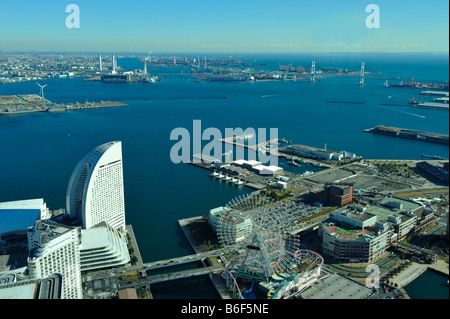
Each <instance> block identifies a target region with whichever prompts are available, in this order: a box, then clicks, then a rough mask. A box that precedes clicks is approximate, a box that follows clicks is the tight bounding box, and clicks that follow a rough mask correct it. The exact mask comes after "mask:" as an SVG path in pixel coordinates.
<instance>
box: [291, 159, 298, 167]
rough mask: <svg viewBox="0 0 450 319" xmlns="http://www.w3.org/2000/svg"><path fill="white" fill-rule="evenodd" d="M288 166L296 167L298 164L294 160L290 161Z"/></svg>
mask: <svg viewBox="0 0 450 319" xmlns="http://www.w3.org/2000/svg"><path fill="white" fill-rule="evenodd" d="M289 165H292V166H297V167H298V166H300V164H299V163H297V162H295V161H294V160H292V161H290V162H289Z"/></svg>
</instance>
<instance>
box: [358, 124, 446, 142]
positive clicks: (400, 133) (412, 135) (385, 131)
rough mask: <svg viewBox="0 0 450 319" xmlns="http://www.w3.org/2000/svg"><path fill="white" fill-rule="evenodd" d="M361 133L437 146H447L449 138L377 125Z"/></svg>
mask: <svg viewBox="0 0 450 319" xmlns="http://www.w3.org/2000/svg"><path fill="white" fill-rule="evenodd" d="M363 132H367V133H373V134H381V135H388V136H393V137H401V138H407V139H412V140H419V141H424V142H431V143H439V144H447V145H448V144H449V143H448V142H449V136H448V135H446V134H440V133H431V132H424V131H418V130H411V129H404V128H397V127H391V126H383V125H378V126H376V127H374V128H370V129H366V130H363Z"/></svg>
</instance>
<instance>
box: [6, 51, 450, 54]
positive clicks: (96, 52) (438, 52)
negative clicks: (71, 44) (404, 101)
mask: <svg viewBox="0 0 450 319" xmlns="http://www.w3.org/2000/svg"><path fill="white" fill-rule="evenodd" d="M148 52H149V51H110V50H105V51H89V50H86V51H51V50H47V51H39V50H10V51H2V50H0V54H17V53H40V54H45V53H47V54H49V53H52V54H81V53H89V54H146V55H147V54H148ZM153 53H157V54H160V53H165V54H176V53H183V54H195V55H197V54H447V55H448V54H449V51H303V52H290V51H262V52H261V51H160V52H152V55H154V54H153Z"/></svg>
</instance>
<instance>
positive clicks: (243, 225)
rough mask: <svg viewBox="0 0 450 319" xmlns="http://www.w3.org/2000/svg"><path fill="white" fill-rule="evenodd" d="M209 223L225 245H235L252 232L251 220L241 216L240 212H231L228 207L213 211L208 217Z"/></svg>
mask: <svg viewBox="0 0 450 319" xmlns="http://www.w3.org/2000/svg"><path fill="white" fill-rule="evenodd" d="M208 223H209V225H210V226H211V228H212V229H213V230H214V231H215V232H216V233H217V234H218V233H221V235H222V236H221V238H219V239H221V240H225V241H227V242H225V243H224V244H227V245H233V244H236V243H238V242H240V241H241V240H244V239H245V238H246V237H247V236H248V235H249V234H250V233H251V231H252V221H251V219H250V218H244V217H242V216H240V214H239V212H237V211H233V210H230V209H229V208H228V207H217V208H214V209H211V210H210V211H209V215H208Z"/></svg>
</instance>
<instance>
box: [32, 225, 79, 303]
mask: <svg viewBox="0 0 450 319" xmlns="http://www.w3.org/2000/svg"><path fill="white" fill-rule="evenodd" d="M28 243H29V249H30V253H29V255H28V260H27V262H28V267H27V268H28V274H29V276H30V278H31V279H43V278H47V277H48V276H51V275H53V274H60V275H61V277H62V285H61V290H62V291H61V298H62V299H82V298H83V292H82V286H81V269H80V228H79V227H69V226H63V225H60V224H57V223H55V222H52V221H37V222H36V224H35V226H34V227H30V228H29V229H28Z"/></svg>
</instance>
